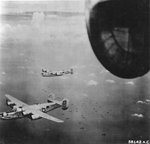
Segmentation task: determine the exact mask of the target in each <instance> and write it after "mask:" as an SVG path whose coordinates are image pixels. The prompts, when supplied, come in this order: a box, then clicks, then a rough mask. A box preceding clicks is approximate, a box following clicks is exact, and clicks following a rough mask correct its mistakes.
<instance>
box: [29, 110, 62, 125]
mask: <svg viewBox="0 0 150 144" xmlns="http://www.w3.org/2000/svg"><path fill="white" fill-rule="evenodd" d="M28 112H29V111H28ZM30 113H32V114H33V115H36V116H39V117H42V118H45V119H47V120H51V121H54V122H58V123H62V122H64V121H62V120H60V119H58V118H55V117H53V116H50V115H48V114H46V113H43V112H41V111H40V110H34V109H31V110H30Z"/></svg>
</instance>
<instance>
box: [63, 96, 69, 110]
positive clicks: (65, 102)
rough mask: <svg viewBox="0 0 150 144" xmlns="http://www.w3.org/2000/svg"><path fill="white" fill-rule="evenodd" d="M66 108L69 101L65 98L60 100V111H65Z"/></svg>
mask: <svg viewBox="0 0 150 144" xmlns="http://www.w3.org/2000/svg"><path fill="white" fill-rule="evenodd" d="M68 107H69V100H68V99H66V98H65V99H63V100H62V109H63V110H67V109H68Z"/></svg>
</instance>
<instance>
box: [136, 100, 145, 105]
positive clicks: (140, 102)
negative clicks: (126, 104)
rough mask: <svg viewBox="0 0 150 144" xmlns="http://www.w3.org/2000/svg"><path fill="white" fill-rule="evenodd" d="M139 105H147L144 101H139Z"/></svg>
mask: <svg viewBox="0 0 150 144" xmlns="http://www.w3.org/2000/svg"><path fill="white" fill-rule="evenodd" d="M137 103H138V104H145V102H144V101H140V100H139V101H137Z"/></svg>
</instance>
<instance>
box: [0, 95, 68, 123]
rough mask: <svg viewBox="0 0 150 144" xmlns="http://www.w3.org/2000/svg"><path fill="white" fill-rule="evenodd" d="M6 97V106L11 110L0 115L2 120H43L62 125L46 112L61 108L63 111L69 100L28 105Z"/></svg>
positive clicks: (8, 96)
mask: <svg viewBox="0 0 150 144" xmlns="http://www.w3.org/2000/svg"><path fill="white" fill-rule="evenodd" d="M5 96H6V104H7V105H8V106H10V107H11V108H12V110H11V111H9V112H2V113H0V118H1V119H2V120H11V119H19V118H25V117H27V118H30V119H31V120H36V119H40V118H45V119H47V120H51V121H54V122H58V123H62V122H64V121H63V120H60V119H58V118H55V117H53V116H50V115H48V114H46V113H47V112H48V111H51V110H54V109H56V108H60V107H61V108H62V109H63V110H66V109H68V107H69V100H68V99H63V100H62V101H57V100H54V99H52V98H51V97H50V98H48V100H47V103H42V104H34V105H28V104H26V103H24V102H22V101H20V100H18V99H16V98H14V97H12V96H10V95H7V94H6V95H5Z"/></svg>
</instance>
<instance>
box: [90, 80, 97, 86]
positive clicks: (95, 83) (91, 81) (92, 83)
mask: <svg viewBox="0 0 150 144" xmlns="http://www.w3.org/2000/svg"><path fill="white" fill-rule="evenodd" d="M87 85H88V86H96V85H98V82H97V81H94V80H90V81H88V83H87Z"/></svg>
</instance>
